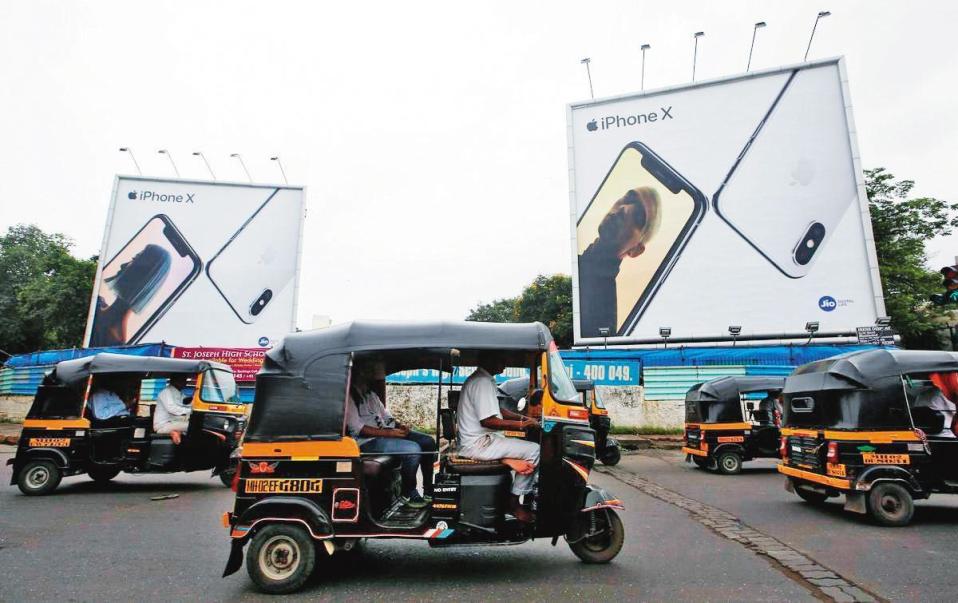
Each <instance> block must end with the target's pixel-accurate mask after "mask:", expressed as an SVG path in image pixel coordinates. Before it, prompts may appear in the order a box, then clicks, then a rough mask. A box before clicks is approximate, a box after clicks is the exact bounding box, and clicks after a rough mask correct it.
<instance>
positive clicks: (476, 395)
mask: <svg viewBox="0 0 958 603" xmlns="http://www.w3.org/2000/svg"><path fill="white" fill-rule="evenodd" d="M478 364H479V366H478V367H477V368H476V370H475V372H473V373H472V375H470V376H469V378H468V379H466V382H465V383H463V385H462V391H461V392H460V394H459V407H458V410H457V411H456V417H457V419H456V422H457V425H456V427H457V432H458V434H459V435H458V439H459V442H458V448H457V453H458V454H459V456H462V457H466V458H471V459H475V460H477V461H495V460H503V461H505V460H507V459H518V460H519V461H524V463H520V464H516V463H507V464H509V465H510V467H512V468H513V469H515V470H516V477H515V479H514V480H513V483H512V497H511V501H510V509H509V512H510V513H511V514H512V515H513V516H514V517H515V518H516V519H518V520H519V521H522V522H526V523H529V522H532V521H533V520H534V517H533V515H532V513H531V512H529V511H528V510H526V509H525V508H524V507H522V504H521V503H520V501H519V497H521V496H524V495H526V494H529V493H531V492H532V488H533V484H534V483H535V479H536V467H537V466H538V464H539V445H538V444H535V443H533V442H528V441H525V440H519V439H515V438H507V437H505V436H504V435H503V434H501V433H499V432H500V431H504V430H525V429H527V428H530V427H536V426H538V423H537V422H536V420H535V419H530V418H529V417H523V416H521V415H515V414H514V413H509V414H510V415H512V416H513V417H515V418H511V419H504V418H503V416H502V412H501V411H500V408H499V398H498V396H497V394H496V391H497V390H496V380H495V378H494V377H493V375H497V374H499V373H501V372H502V371H503V370H504V369H505V363H504V362H503V361H502V360H501V359H500V358H499V357H498V356H496V355H494V354H490V353H485V354H480V356H479V362H478ZM507 412H508V411H507Z"/></svg>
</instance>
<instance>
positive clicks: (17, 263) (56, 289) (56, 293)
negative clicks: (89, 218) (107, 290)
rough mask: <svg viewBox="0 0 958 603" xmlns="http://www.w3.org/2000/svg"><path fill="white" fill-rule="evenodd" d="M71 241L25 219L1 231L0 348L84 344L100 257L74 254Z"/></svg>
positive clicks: (12, 349) (25, 349)
mask: <svg viewBox="0 0 958 603" xmlns="http://www.w3.org/2000/svg"><path fill="white" fill-rule="evenodd" d="M72 245H73V243H72V241H70V239H68V238H67V237H65V236H63V235H61V234H47V233H44V232H43V231H42V230H40V229H39V228H37V227H36V226H32V225H26V224H21V225H18V226H13V227H11V228H10V229H9V230H8V231H7V233H6V234H5V235H3V236H2V237H0V349H2V350H4V351H6V352H7V353H10V354H17V353H23V352H32V351H36V350H41V349H48V348H56V347H72V346H79V345H80V344H81V340H82V339H83V329H84V326H85V323H86V315H87V309H88V307H89V303H90V295H91V292H92V288H93V279H94V276H95V274H96V258H92V259H88V260H81V259H77V258H75V257H73V256H72V255H70V247H72Z"/></svg>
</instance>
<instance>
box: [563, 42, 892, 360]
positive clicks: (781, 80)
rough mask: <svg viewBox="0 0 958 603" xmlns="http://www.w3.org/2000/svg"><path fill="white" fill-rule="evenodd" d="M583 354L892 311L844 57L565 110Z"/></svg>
mask: <svg viewBox="0 0 958 603" xmlns="http://www.w3.org/2000/svg"><path fill="white" fill-rule="evenodd" d="M568 123H569V128H568V132H569V138H570V140H569V148H570V150H569V160H570V174H571V177H570V185H571V191H570V202H571V218H572V251H573V254H574V261H573V300H574V301H573V305H574V316H575V335H576V342H577V343H580V344H599V343H609V342H612V343H640V344H642V343H654V342H657V343H661V342H662V341H663V335H662V334H663V333H665V334H666V335H667V336H668V337H671V338H674V339H679V340H680V341H682V340H684V341H690V342H692V341H710V340H711V341H717V340H723V339H727V338H728V337H729V328H730V327H733V326H734V327H741V329H740V331H739V333H737V336H747V337H750V338H757V339H790V338H794V337H795V336H796V335H797V334H801V333H802V332H803V330H804V325H805V323H806V322H818V323H819V333H820V336H833V337H841V336H854V333H855V329H856V327H859V326H862V325H870V324H874V321H875V318H876V317H877V316H881V315H884V299H883V297H882V291H881V284H880V280H879V276H878V268H877V260H876V257H875V249H874V244H873V242H872V234H871V223H870V221H869V220H868V206H867V198H866V197H865V194H864V190H863V187H862V184H861V183H862V174H861V166H860V164H859V160H858V153H857V143H856V141H855V135H854V127H853V124H854V120H853V118H852V113H851V101H850V98H849V91H848V82H847V77H846V74H845V67H844V61H843V60H842V59H829V60H824V61H816V62H812V63H804V64H800V65H795V66H792V67H784V68H780V69H775V70H770V71H766V72H756V73H749V74H745V75H741V76H736V77H731V78H726V79H722V80H714V81H707V82H701V83H696V84H690V85H686V86H681V87H675V88H669V89H663V90H653V91H648V92H645V93H643V94H639V95H630V96H623V97H617V98H611V99H598V100H594V101H588V102H584V103H577V104H572V105H570V106H569V108H568Z"/></svg>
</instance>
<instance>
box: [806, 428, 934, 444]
mask: <svg viewBox="0 0 958 603" xmlns="http://www.w3.org/2000/svg"><path fill="white" fill-rule="evenodd" d="M825 439H826V440H843V441H853V442H869V443H872V444H891V443H892V442H920V441H921V438H919V437H918V434H916V433H915V432H913V431H831V430H828V429H826V430H825Z"/></svg>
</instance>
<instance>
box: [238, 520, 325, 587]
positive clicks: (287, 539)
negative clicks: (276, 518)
mask: <svg viewBox="0 0 958 603" xmlns="http://www.w3.org/2000/svg"><path fill="white" fill-rule="evenodd" d="M315 565H316V549H315V547H314V546H313V541H312V538H310V536H309V533H308V532H307V531H306V530H305V529H303V528H302V527H301V526H298V525H291V524H273V525H268V526H266V527H265V528H263V529H261V530H259V531H258V532H257V533H256V535H255V536H253V540H252V542H250V545H249V549H248V550H247V551H246V571H247V573H249V577H250V579H252V580H253V582H254V583H255V584H256V586H257V588H259V589H260V590H261V591H263V592H265V593H269V594H276V595H281V594H287V593H291V592H294V591H296V590H299V589H300V588H301V587H302V586H303V584H304V583H305V582H306V580H308V579H309V576H310V574H312V573H313V568H314V567H315Z"/></svg>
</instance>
